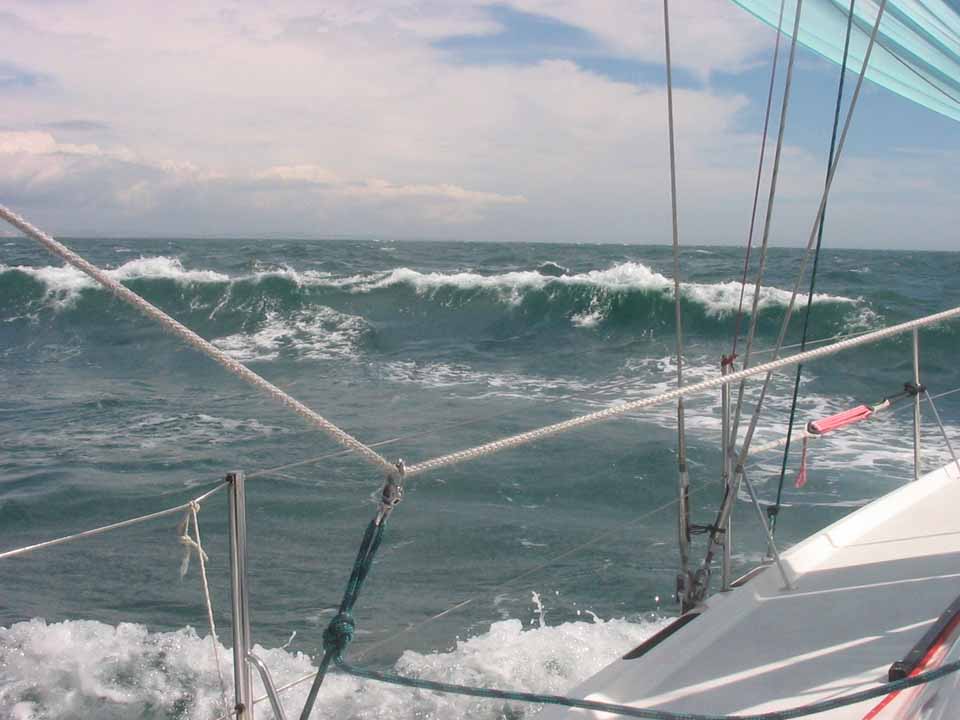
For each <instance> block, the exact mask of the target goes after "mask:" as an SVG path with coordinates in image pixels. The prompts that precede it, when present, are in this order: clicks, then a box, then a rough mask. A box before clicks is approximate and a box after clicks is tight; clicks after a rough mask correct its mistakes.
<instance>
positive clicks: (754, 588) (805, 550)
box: [546, 465, 960, 720]
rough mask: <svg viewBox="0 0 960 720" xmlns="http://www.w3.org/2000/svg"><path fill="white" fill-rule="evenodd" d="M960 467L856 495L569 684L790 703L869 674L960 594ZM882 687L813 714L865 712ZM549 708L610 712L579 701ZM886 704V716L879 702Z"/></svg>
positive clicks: (702, 703) (719, 709)
mask: <svg viewBox="0 0 960 720" xmlns="http://www.w3.org/2000/svg"><path fill="white" fill-rule="evenodd" d="M958 480H960V472H958V470H957V468H956V466H955V465H948V466H947V467H944V468H942V469H940V470H937V471H935V472H933V473H930V474H928V475H926V476H924V477H923V478H921V479H920V480H918V481H917V482H914V483H910V484H909V485H906V486H905V487H902V488H900V489H898V490H896V491H894V492H892V493H889V494H888V495H886V496H884V497H882V498H880V499H879V500H876V501H874V502H872V503H870V504H869V505H867V506H865V507H863V508H861V509H860V510H858V511H857V512H855V513H853V514H851V515H849V516H847V517H846V518H844V519H842V520H840V521H839V522H837V523H835V524H833V525H832V526H830V527H828V528H826V529H825V530H822V531H820V532H818V533H817V534H815V535H813V536H811V537H810V538H808V539H806V540H804V541H803V542H802V543H799V544H798V545H796V546H794V547H793V548H791V549H790V550H788V551H787V552H786V553H784V555H783V559H784V561H785V565H786V567H787V572H788V574H789V575H790V576H791V580H792V584H793V586H794V589H792V590H785V589H784V587H783V582H782V579H781V577H780V575H779V573H778V572H777V570H776V568H768V569H767V570H765V571H764V572H762V573H761V574H760V575H758V576H756V577H755V578H754V579H752V580H751V581H750V582H749V583H747V584H746V585H744V586H743V587H740V588H738V589H736V590H733V591H731V592H729V593H720V594H717V595H714V596H713V597H711V598H710V599H709V600H708V601H707V603H706V604H705V608H704V612H703V614H702V615H701V616H700V617H698V618H696V619H695V620H693V621H692V622H690V623H688V624H687V625H686V626H684V627H683V628H682V629H680V630H678V631H677V632H676V633H675V634H673V635H672V636H670V637H669V638H667V639H666V640H664V641H663V642H662V643H660V644H659V645H656V646H655V647H653V648H652V649H650V650H649V651H648V652H646V653H645V654H643V655H641V656H640V657H637V658H635V659H632V660H618V661H616V662H615V663H613V664H612V665H610V666H608V667H607V668H605V669H604V670H602V671H601V672H600V673H598V674H597V675H595V676H594V677H592V678H590V679H588V680H587V681H586V682H585V683H583V684H582V685H581V686H579V687H578V688H576V689H575V690H574V691H573V692H572V693H571V694H572V695H575V696H577V697H586V698H588V699H591V700H599V701H605V702H613V703H619V704H627V705H634V706H637V707H647V708H656V709H660V710H671V711H679V712H691V713H712V714H734V713H740V714H745V713H757V712H766V711H772V710H782V709H787V708H791V707H796V706H798V705H805V704H807V703H811V702H815V701H818V700H824V699H827V698H831V697H836V696H839V695H845V694H848V693H851V692H854V691H857V690H863V689H866V688H869V687H874V686H875V685H877V684H878V683H881V682H884V681H886V678H887V672H888V669H889V667H890V665H891V664H892V663H893V662H894V661H896V660H899V659H901V658H902V657H903V656H904V655H905V654H906V653H907V652H909V650H910V649H911V648H912V647H913V646H914V644H915V643H917V641H918V640H920V639H921V638H922V636H923V635H924V633H925V632H926V631H927V629H928V628H929V627H930V626H931V625H932V624H933V623H934V622H935V620H936V619H937V617H938V616H939V615H940V614H941V613H942V612H943V611H944V610H945V609H946V608H947V607H948V606H949V605H950V604H951V602H953V600H954V599H956V598H957V597H958V596H960V516H958V508H960V482H958ZM879 700H880V699H875V700H869V701H865V702H862V703H860V704H857V705H853V706H849V707H846V708H842V709H838V710H833V711H830V712H827V713H823V714H820V715H817V716H816V717H824V718H827V717H829V718H836V719H843V720H846V719H847V718H857V719H858V720H859V719H860V718H863V717H864V716H865V715H866V714H867V713H869V712H870V710H871V709H872V708H873V707H874V706H876V705H877V704H878V702H879ZM546 717H548V718H558V717H569V718H574V717H577V718H585V717H593V718H606V717H611V716H610V715H608V714H606V713H598V712H588V711H583V710H572V711H558V710H553V711H548V712H547V713H546ZM879 717H881V718H882V717H884V716H883V715H880V716H879Z"/></svg>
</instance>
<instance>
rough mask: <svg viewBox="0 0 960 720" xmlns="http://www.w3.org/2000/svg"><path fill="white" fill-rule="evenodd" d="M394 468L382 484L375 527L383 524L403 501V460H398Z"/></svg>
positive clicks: (404, 471)
mask: <svg viewBox="0 0 960 720" xmlns="http://www.w3.org/2000/svg"><path fill="white" fill-rule="evenodd" d="M394 467H395V468H396V469H395V470H391V471H390V472H388V473H387V479H386V481H385V482H384V483H383V491H382V492H381V493H380V510H379V511H378V512H377V521H376V522H377V525H380V524H381V523H383V521H384V520H386V519H387V517H388V516H389V515H390V513H391V512H392V511H393V509H394V508H395V507H396V506H397V505H399V504H400V501H401V500H403V477H404V474H405V473H406V466H405V465H404V463H403V460H398V461H397V464H396V465H395V466H394Z"/></svg>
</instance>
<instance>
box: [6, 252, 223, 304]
mask: <svg viewBox="0 0 960 720" xmlns="http://www.w3.org/2000/svg"><path fill="white" fill-rule="evenodd" d="M8 272H19V273H23V274H24V275H28V276H30V277H32V278H33V279H34V280H36V281H37V282H40V283H42V284H43V285H44V286H45V288H46V299H47V301H48V302H50V303H51V304H52V305H54V306H56V307H66V306H69V305H71V304H72V303H73V302H75V301H76V299H77V298H78V297H79V296H80V293H81V291H83V290H85V289H87V288H93V287H98V285H97V283H96V282H95V281H94V280H93V279H92V278H90V277H88V276H87V275H85V274H84V273H82V272H80V271H79V270H76V269H74V268H73V267H70V266H68V265H63V266H55V265H47V266H44V267H31V266H28V265H17V266H13V267H11V266H8V265H0V274H3V273H8ZM106 273H107V275H109V276H110V277H112V278H113V279H114V280H119V281H121V282H122V281H124V280H137V279H144V278H146V279H161V278H163V279H169V280H173V281H175V282H178V283H182V284H187V283H211V282H221V283H222V282H228V281H229V280H230V277H229V276H227V275H224V274H222V273H218V272H215V271H213V270H186V269H184V267H183V264H182V263H181V262H180V260H178V259H177V258H171V257H165V256H162V255H161V256H158V257H149V258H143V257H142V258H138V259H137V260H130V261H129V262H125V263H124V264H123V265H121V266H120V267H117V268H114V269H112V270H107V271H106Z"/></svg>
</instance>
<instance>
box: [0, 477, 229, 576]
mask: <svg viewBox="0 0 960 720" xmlns="http://www.w3.org/2000/svg"><path fill="white" fill-rule="evenodd" d="M224 487H226V483H220V484H219V485H217V486H216V487H215V488H213V489H212V490H208V491H207V492H205V493H204V494H203V495H200V496H199V497H196V498H194V499H193V500H190V501H189V502H185V503H183V504H182V505H177V506H176V507H171V508H167V509H166V510H159V511H157V512H155V513H150V514H149V515H141V516H139V517H135V518H130V519H128V520H122V521H120V522H116V523H113V524H111V525H104V526H102V527H98V528H93V529H92V530H84V531H83V532H78V533H74V534H72V535H65V536H64V537H59V538H56V539H54V540H46V541H44V542H39V543H35V544H34V545H25V546H24V547H20V548H16V549H14V550H7V551H6V552H2V553H0V560H5V559H7V558H11V557H17V556H18V555H26V554H27V553H31V552H33V551H34V550H41V549H43V548H48V547H53V546H54V545H63V544H64V543H68V542H73V541H74V540H83V539H85V538H89V537H93V536H94V535H100V534H102V533H106V532H110V531H111V530H120V529H121V528H125V527H130V526H131V525H137V524H139V523H143V522H147V521H148V520H156V519H157V518H161V517H165V516H166V515H173V514H174V513H178V512H183V511H184V510H189V509H190V506H191V505H192V504H193V503H197V504H198V505H199V504H200V503H202V502H203V501H204V500H206V499H207V498H208V497H210V496H211V495H213V494H214V493H217V492H219V491H220V490H222V489H223V488H224Z"/></svg>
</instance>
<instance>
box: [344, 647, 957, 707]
mask: <svg viewBox="0 0 960 720" xmlns="http://www.w3.org/2000/svg"><path fill="white" fill-rule="evenodd" d="M335 661H336V663H337V666H338V667H339V668H340V669H341V670H343V671H344V672H346V673H348V674H350V675H354V676H356V677H362V678H366V679H367V680H377V681H379V682H385V683H390V684H391V685H403V686H404V687H411V688H419V689H421V690H432V691H433V692H440V693H451V694H454V695H468V696H471V697H482V698H493V699H497V700H515V701H518V702H527V703H541V704H546V705H561V706H564V707H571V708H582V709H584V710H598V711H600V712H607V713H612V714H614V715H622V716H624V717H636V718H648V719H649V720H790V719H791V718H799V717H806V716H808V715H816V714H818V713H822V712H827V711H828V710H836V709H837V708H842V707H847V706H848V705H856V704H857V703H861V702H863V701H864V700H871V699H873V698H878V697H882V696H884V695H888V694H890V693H892V692H898V691H901V690H905V689H907V688H911V687H916V686H917V685H923V684H925V683H928V682H930V681H932V680H937V679H938V678H941V677H943V676H944V675H949V674H950V673H953V672H956V671H957V670H960V660H958V661H957V662H952V663H950V664H948V665H944V666H943V667H940V668H937V669H936V670H931V671H929V672H926V673H922V674H920V675H914V676H913V677H907V678H904V679H903V680H897V681H895V682H888V683H884V684H883V685H878V686H877V687H875V688H870V689H869V690H861V691H860V692H855V693H850V694H849V695H842V696H840V697H836V698H831V699H829V700H821V701H820V702H815V703H810V704H808V705H800V706H799V707H795V708H788V709H787V710H774V711H772V712H766V713H759V714H756V715H703V714H698V713H685V712H671V711H670V710H654V709H652V708H638V707H632V706H629V705H616V704H614V703H605V702H596V701H594V700H579V699H577V698H569V697H563V696H562V695H541V694H539V693H527V692H516V691H513V690H497V689H494V688H478V687H469V686H466V685H454V684H452V683H443V682H435V681H433V680H421V679H419V678H411V677H404V676H403V675H394V674H392V673H385V672H379V671H377V670H368V669H366V668H358V667H354V666H352V665H350V664H349V663H347V662H346V661H345V660H343V658H341V657H337V658H336V659H335Z"/></svg>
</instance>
